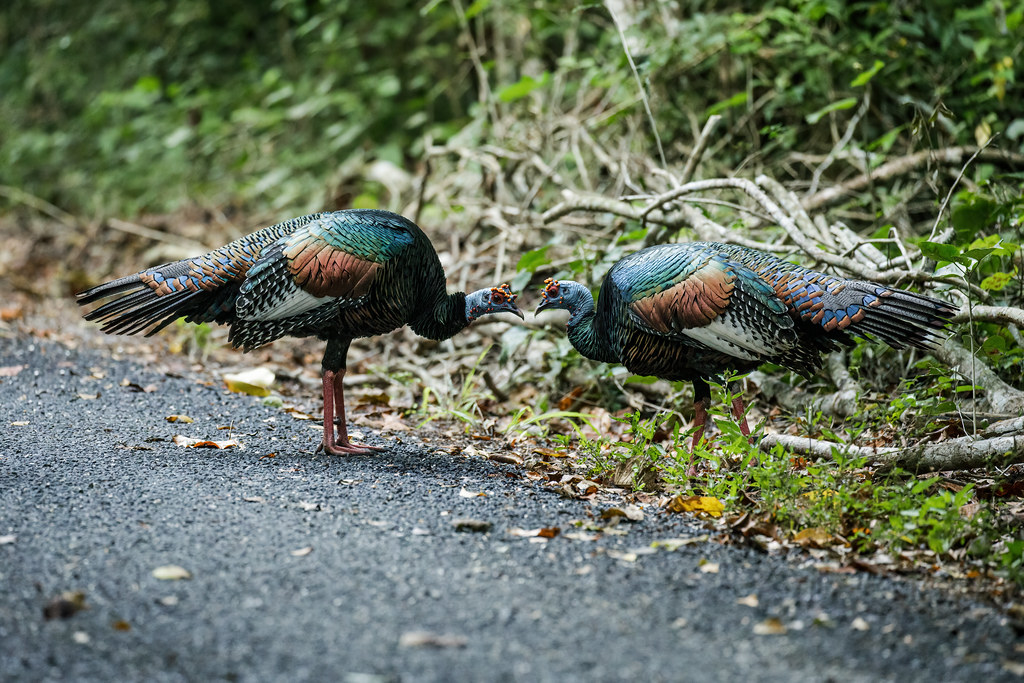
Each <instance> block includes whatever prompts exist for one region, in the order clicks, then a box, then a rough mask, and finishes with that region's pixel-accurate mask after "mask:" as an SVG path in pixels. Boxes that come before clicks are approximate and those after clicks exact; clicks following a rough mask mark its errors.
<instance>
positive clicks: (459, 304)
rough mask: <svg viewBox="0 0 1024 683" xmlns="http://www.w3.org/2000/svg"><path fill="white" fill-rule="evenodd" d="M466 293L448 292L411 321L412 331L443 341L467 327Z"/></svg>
mask: <svg viewBox="0 0 1024 683" xmlns="http://www.w3.org/2000/svg"><path fill="white" fill-rule="evenodd" d="M468 324H469V323H468V322H467V321H466V295H465V294H464V293H463V292H459V293H457V294H448V295H447V296H442V298H441V299H439V300H437V301H435V302H434V305H433V306H430V307H428V308H427V310H425V311H424V312H423V313H422V314H420V316H419V317H417V318H416V319H414V320H413V321H412V322H410V323H409V327H411V328H412V331H413V332H415V333H416V334H418V335H420V336H421V337H426V338H427V339H434V340H436V341H443V340H445V339H449V338H451V337H453V336H455V334H456V333H457V332H459V331H460V330H462V329H463V328H465V327H466V325H468Z"/></svg>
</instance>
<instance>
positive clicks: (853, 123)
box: [807, 87, 871, 195]
mask: <svg viewBox="0 0 1024 683" xmlns="http://www.w3.org/2000/svg"><path fill="white" fill-rule="evenodd" d="M870 107H871V88H870V87H869V88H868V89H866V90H865V91H864V100H863V101H862V102H861V103H860V106H859V107H858V108H857V111H856V112H854V114H853V116H852V117H851V118H850V121H849V122H848V123H847V124H846V130H845V131H844V132H843V137H841V138H839V142H837V143H836V144H835V146H834V147H832V149H831V150H830V151H829V153H828V156H827V157H825V160H824V161H822V162H821V163H820V164H819V165H818V167H817V168H816V169H814V174H813V176H812V177H811V186H810V187H809V188H808V189H807V194H808V195H813V194H814V193H815V192H817V191H818V184H819V183H820V182H821V174H822V173H824V172H825V171H826V170H827V169H828V167H829V166H831V165H832V162H834V161H835V160H836V155H838V153H839V151H840V150H842V149H844V148H845V147H846V145H848V144H849V143H850V139H851V138H852V137H853V133H854V131H855V130H856V129H857V124H859V123H860V120H861V119H862V118H864V115H865V114H867V113H868V109H869V108H870Z"/></svg>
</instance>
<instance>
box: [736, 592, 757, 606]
mask: <svg viewBox="0 0 1024 683" xmlns="http://www.w3.org/2000/svg"><path fill="white" fill-rule="evenodd" d="M736 604H737V605H746V606H747V607H757V595H756V594H754V593H751V594H750V595H747V596H744V597H742V598H739V599H738V600H736Z"/></svg>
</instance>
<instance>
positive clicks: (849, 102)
mask: <svg viewBox="0 0 1024 683" xmlns="http://www.w3.org/2000/svg"><path fill="white" fill-rule="evenodd" d="M856 104H857V98H856V97H846V98H844V99H841V100H837V101H835V102H832V103H831V104H828V105H825V106H824V107H822V108H821V109H819V110H818V111H816V112H813V113H810V114H808V115H807V116H806V119H807V123H810V124H812V125H813V124H815V123H817V122H818V121H820V120H821V118H822V117H823V116H825V115H826V114H829V113H830V112H834V111H841V110H843V109H850V108H852V107H854V106H855V105H856Z"/></svg>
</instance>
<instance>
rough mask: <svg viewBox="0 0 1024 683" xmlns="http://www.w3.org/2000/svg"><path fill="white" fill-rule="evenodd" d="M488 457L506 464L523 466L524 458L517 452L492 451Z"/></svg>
mask: <svg viewBox="0 0 1024 683" xmlns="http://www.w3.org/2000/svg"><path fill="white" fill-rule="evenodd" d="M487 459H488V460H490V461H492V462H500V463H504V464H506V465H516V466H517V467H522V465H523V459H522V458H520V457H519V456H518V455H516V454H515V453H491V454H489V455H488V456H487Z"/></svg>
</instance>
